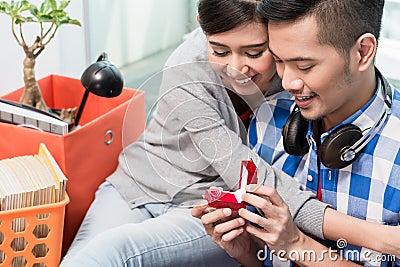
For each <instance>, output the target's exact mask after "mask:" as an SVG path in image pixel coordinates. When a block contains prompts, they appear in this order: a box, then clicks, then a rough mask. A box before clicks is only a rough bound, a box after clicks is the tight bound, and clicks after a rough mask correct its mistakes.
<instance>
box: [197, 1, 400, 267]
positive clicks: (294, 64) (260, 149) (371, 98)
mask: <svg viewBox="0 0 400 267" xmlns="http://www.w3.org/2000/svg"><path fill="white" fill-rule="evenodd" d="M383 6H384V1H381V0H371V1H361V0H348V1H337V0H319V1H315V0H314V1H311V0H309V1H307V0H302V1H300V0H262V1H261V3H260V5H259V11H260V12H261V14H262V15H263V17H264V18H265V19H266V20H267V21H268V32H269V50H270V52H271V54H272V55H273V57H274V59H275V62H276V65H277V71H278V74H279V76H280V77H281V78H282V85H283V87H284V89H285V90H286V91H285V92H280V93H277V94H275V95H274V96H272V97H270V98H268V99H267V100H266V101H265V102H264V103H263V104H261V106H260V108H259V109H258V111H257V112H256V114H255V119H254V120H253V121H252V123H251V125H250V129H249V141H250V144H251V146H252V148H253V149H254V150H255V151H257V153H258V154H259V155H261V156H262V157H263V158H264V160H266V161H267V162H269V163H270V164H273V165H274V166H276V167H278V168H281V169H282V170H283V171H284V172H286V173H287V174H289V175H290V176H292V177H296V179H297V180H298V181H299V182H300V183H301V184H303V185H304V186H305V187H306V188H307V189H308V190H312V191H313V192H315V193H316V194H317V195H318V196H319V198H320V199H321V200H322V201H324V202H326V203H329V204H330V205H331V206H332V207H333V208H335V209H337V210H338V211H340V212H342V213H344V214H348V215H350V216H353V217H356V218H360V219H363V220H367V221H373V222H377V223H380V224H388V225H399V211H400V178H399V177H400V168H399V164H400V149H399V148H400V138H399V137H398V134H397V133H396V131H397V130H396V129H399V127H400V121H399V117H400V114H399V111H398V110H399V109H398V107H399V105H400V103H399V99H400V96H399V91H398V90H397V89H395V88H393V87H392V86H391V85H389V84H387V82H386V81H385V79H384V77H382V75H380V73H379V71H378V70H377V69H376V68H375V66H374V59H375V54H376V49H377V40H378V38H379V32H380V28H381V18H382V12H383ZM274 137H276V138H274ZM248 191H250V192H252V194H246V195H244V196H243V200H244V201H245V202H246V203H248V204H250V205H253V206H255V207H257V208H258V209H261V210H262V212H263V213H264V216H263V217H261V216H258V215H256V214H254V213H251V212H249V211H247V210H240V211H239V215H240V217H239V218H236V219H234V220H227V216H228V215H229V216H231V214H232V213H231V211H230V210H227V209H223V210H221V211H215V212H211V213H208V214H205V215H203V216H202V222H203V225H204V226H205V229H206V231H207V233H208V234H209V235H211V236H212V237H213V240H214V241H215V242H216V243H218V244H219V245H220V246H221V247H223V248H224V249H225V250H226V251H227V252H228V253H229V254H230V255H231V256H233V257H235V258H236V259H237V260H238V261H240V262H241V263H243V264H245V265H246V264H253V263H254V264H257V260H255V258H256V257H255V254H256V253H257V249H258V247H259V243H260V242H258V241H259V240H261V241H263V242H264V243H266V244H268V245H269V247H270V249H271V250H274V251H275V252H277V251H278V250H279V251H280V250H282V251H283V252H286V254H285V253H283V254H282V253H275V254H277V255H278V256H282V257H285V258H289V259H293V256H296V254H291V255H288V252H299V254H300V257H298V258H296V257H294V259H296V260H297V262H298V263H300V264H302V265H306V266H314V265H319V266H326V265H327V264H334V265H335V266H337V265H339V264H343V265H349V264H350V262H346V261H341V260H339V259H340V257H341V256H343V257H345V258H349V259H350V260H352V261H354V262H356V263H359V264H364V265H367V266H400V262H399V260H398V259H397V258H394V257H393V256H391V255H383V254H379V253H377V252H373V251H370V250H367V249H365V248H361V247H356V246H353V245H347V244H346V242H345V240H342V241H343V242H338V243H337V246H336V247H333V248H332V249H331V250H330V251H328V253H325V254H323V253H324V250H325V249H326V248H324V247H323V246H320V245H318V243H316V242H313V240H312V239H311V238H307V237H305V236H304V235H302V234H301V233H299V231H298V230H297V229H295V227H294V225H293V222H290V220H288V216H287V215H288V212H287V206H286V205H285V204H284V203H283V201H282V199H281V198H280V197H279V196H278V195H277V194H276V192H274V190H272V189H271V188H267V187H264V186H261V187H258V188H256V189H254V188H250V189H249V190H248ZM200 211H201V209H200V208H199V209H194V210H193V211H192V214H193V215H194V216H199V213H200ZM328 211H329V209H328V210H327V212H328ZM224 213H225V214H226V216H224ZM234 217H235V216H234ZM221 219H222V221H218V220H221ZM243 219H245V220H248V221H250V222H253V223H256V224H257V225H258V226H259V227H255V226H252V225H250V226H249V225H246V224H245V221H244V220H243ZM328 222H329V221H328ZM329 224H332V222H329ZM324 228H325V225H324ZM349 228H350V229H349V230H345V231H346V234H347V233H348V232H349V231H353V230H354V231H357V232H358V233H359V232H360V231H359V229H354V228H352V227H351V225H350V224H349ZM248 234H250V237H249V235H248ZM343 234H344V233H343ZM362 234H364V233H362ZM371 234H374V233H369V232H365V235H369V236H370V235H371ZM378 238H379V237H378ZM382 238H383V237H380V239H382ZM378 241H379V242H382V240H377V242H378ZM359 243H362V242H359ZM383 243H384V242H383ZM327 245H330V244H327ZM386 249H387V247H385V246H383V247H380V250H381V251H388V250H386ZM243 251H245V252H246V253H244V252H243ZM304 252H306V253H305V254H304ZM312 252H315V253H316V257H314V258H313V257H311V260H308V261H307V259H306V258H305V257H301V255H307V253H308V255H311V254H312ZM325 252H326V251H325ZM330 252H337V253H338V254H330ZM396 255H398V253H396ZM257 256H258V260H259V259H260V258H261V257H260V254H257ZM264 256H265V255H264ZM266 256H269V255H266ZM311 256H312V255H311ZM329 261H331V263H329ZM277 262H279V259H278V260H277V259H276V257H275V259H274V261H273V263H274V264H275V263H277ZM332 262H333V263H332ZM269 263H272V262H271V261H269ZM280 263H281V262H279V263H278V264H280ZM267 264H268V261H265V262H264V265H267ZM252 266H256V265H252Z"/></svg>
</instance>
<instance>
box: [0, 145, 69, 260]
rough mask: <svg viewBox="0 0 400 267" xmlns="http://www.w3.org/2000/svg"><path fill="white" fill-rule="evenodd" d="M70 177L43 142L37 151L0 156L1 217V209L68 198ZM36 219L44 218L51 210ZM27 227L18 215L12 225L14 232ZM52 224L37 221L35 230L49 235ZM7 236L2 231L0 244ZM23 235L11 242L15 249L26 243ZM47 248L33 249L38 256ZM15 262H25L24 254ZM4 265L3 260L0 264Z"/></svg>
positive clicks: (43, 203)
mask: <svg viewBox="0 0 400 267" xmlns="http://www.w3.org/2000/svg"><path fill="white" fill-rule="evenodd" d="M66 183H67V178H66V177H65V175H64V174H63V172H62V171H61V169H60V167H59V166H58V164H57V162H56V161H55V159H54V157H53V156H52V155H51V154H50V152H49V150H48V149H47V147H46V146H45V145H44V144H43V143H41V144H40V146H39V152H38V154H36V155H29V156H18V157H14V158H7V159H2V160H0V219H1V211H8V210H18V209H21V208H29V207H33V206H38V205H46V204H51V203H57V202H60V201H62V200H64V198H65V194H66V192H65V191H66ZM39 216H43V217H40V218H37V219H39V220H40V219H45V218H46V217H45V216H49V214H39ZM26 227H27V221H26V220H25V219H24V218H15V219H14V220H13V221H12V224H11V229H12V230H13V231H14V232H15V233H20V232H23V231H24V230H25V229H26ZM49 231H51V229H49V227H48V226H47V225H45V224H41V225H38V226H37V227H36V228H35V232H34V233H33V234H34V235H35V236H36V237H37V238H41V237H46V236H47V235H48V234H49ZM4 240H5V236H4V235H3V233H1V232H0V244H2V243H3V241H4ZM25 243H26V241H25V240H24V239H23V238H18V239H16V240H14V241H13V242H12V243H11V248H12V249H13V250H14V251H22V250H24V248H25V246H26V244H25ZM47 250H48V248H47V247H46V245H45V244H39V245H36V246H35V247H34V249H33V250H32V253H33V254H34V256H35V257H43V256H45V255H46V253H47ZM5 257H6V255H5V253H4V252H3V251H2V250H0V263H1V262H3V261H4V260H5ZM16 260H17V261H19V260H21V262H14V264H15V266H25V265H24V263H23V261H24V259H23V258H17V259H16ZM0 265H1V264H0Z"/></svg>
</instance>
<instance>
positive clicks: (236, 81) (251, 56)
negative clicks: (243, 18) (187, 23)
mask: <svg viewBox="0 0 400 267" xmlns="http://www.w3.org/2000/svg"><path fill="white" fill-rule="evenodd" d="M207 39H208V58H209V61H210V63H211V66H212V68H213V69H214V70H215V71H216V72H217V73H218V74H219V75H220V76H221V78H222V81H223V82H224V84H225V85H226V86H228V87H231V88H232V89H234V90H235V91H236V92H237V93H239V94H241V95H248V94H254V93H255V92H254V89H255V88H257V87H258V89H259V90H261V91H262V92H263V93H265V92H266V91H267V90H268V88H269V87H270V84H271V81H272V78H273V77H274V74H275V71H276V68H275V63H274V60H273V58H272V56H271V54H270V53H269V52H268V34H267V29H266V27H265V26H264V25H263V24H261V23H251V24H246V25H243V26H240V27H237V28H235V29H232V30H230V31H227V32H223V33H218V34H213V35H209V36H207ZM213 63H215V64H213ZM254 85H256V87H255V86H254Z"/></svg>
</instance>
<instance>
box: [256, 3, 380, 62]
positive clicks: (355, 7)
mask: <svg viewBox="0 0 400 267" xmlns="http://www.w3.org/2000/svg"><path fill="white" fill-rule="evenodd" d="M384 3H385V1H384V0H261V2H260V4H259V6H258V9H257V10H258V12H259V13H260V15H261V16H262V17H263V19H264V21H270V22H271V23H284V22H293V21H295V20H298V19H301V18H304V17H310V16H312V17H314V18H315V19H316V22H317V25H318V29H319V30H318V40H319V42H320V43H321V44H328V45H330V46H332V47H334V48H335V49H336V50H337V51H338V53H340V54H341V55H342V56H344V57H345V58H347V56H348V54H349V51H350V49H351V48H352V47H353V45H354V44H355V42H356V40H357V39H358V38H359V37H360V36H361V35H363V34H364V33H371V34H373V35H374V36H375V38H376V40H378V39H379V33H380V30H381V21H382V13H383V6H384Z"/></svg>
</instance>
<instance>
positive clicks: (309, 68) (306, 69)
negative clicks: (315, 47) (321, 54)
mask: <svg viewBox="0 0 400 267" xmlns="http://www.w3.org/2000/svg"><path fill="white" fill-rule="evenodd" d="M313 67H314V66H312V65H310V66H306V67H299V70H301V71H309V70H311V69H312V68H313Z"/></svg>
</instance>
